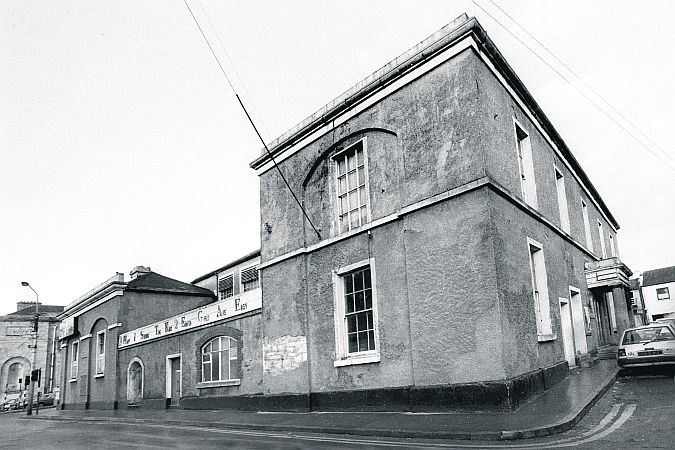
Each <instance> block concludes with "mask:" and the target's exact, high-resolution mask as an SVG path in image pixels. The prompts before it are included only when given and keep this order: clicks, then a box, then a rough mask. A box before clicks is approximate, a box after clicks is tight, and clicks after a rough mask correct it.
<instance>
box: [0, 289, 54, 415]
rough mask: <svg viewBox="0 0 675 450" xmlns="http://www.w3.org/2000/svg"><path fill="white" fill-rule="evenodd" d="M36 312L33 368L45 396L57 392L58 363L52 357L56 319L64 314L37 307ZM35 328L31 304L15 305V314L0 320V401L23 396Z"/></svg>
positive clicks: (32, 305) (33, 304)
mask: <svg viewBox="0 0 675 450" xmlns="http://www.w3.org/2000/svg"><path fill="white" fill-rule="evenodd" d="M39 311H40V314H39V316H38V339H37V356H36V358H37V366H36V367H35V368H36V369H41V371H42V379H41V380H40V392H41V393H43V394H46V393H48V392H54V391H57V392H58V389H59V384H60V383H59V377H58V373H59V371H60V364H59V360H58V358H56V357H55V354H56V353H57V352H58V349H57V346H56V341H57V339H56V330H57V328H58V319H56V316H57V314H59V313H60V312H61V311H63V306H57V305H43V304H40V307H39ZM34 325H35V303H33V302H18V303H17V310H16V311H15V312H13V313H11V314H7V315H5V316H2V317H0V386H2V395H1V396H0V402H4V401H6V400H10V399H13V398H24V397H25V385H24V378H25V377H26V376H28V375H30V373H31V365H32V361H33V359H32V358H33V352H32V346H33V345H34V340H35V332H34ZM36 392H37V390H36Z"/></svg>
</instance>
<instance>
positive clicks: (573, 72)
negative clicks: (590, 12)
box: [488, 0, 675, 162]
mask: <svg viewBox="0 0 675 450" xmlns="http://www.w3.org/2000/svg"><path fill="white" fill-rule="evenodd" d="M488 1H489V2H490V3H492V4H493V5H494V6H495V7H496V8H497V9H499V10H500V11H501V12H502V13H503V14H504V15H505V16H506V17H508V18H509V19H511V21H512V22H513V23H515V24H516V25H518V27H519V28H520V29H521V30H523V31H524V32H525V34H527V35H528V36H529V37H530V38H532V39H533V40H534V41H535V42H536V43H537V44H539V45H540V46H541V47H542V48H543V49H544V50H546V52H547V53H548V54H549V55H551V56H552V57H553V59H555V60H556V61H557V62H558V63H560V64H561V65H562V66H563V67H565V68H566V69H567V70H568V71H569V72H570V73H571V74H572V75H574V76H575V77H576V78H577V79H578V80H579V81H580V82H581V83H582V84H583V85H584V86H585V87H586V88H587V89H588V90H589V91H591V92H592V93H593V94H595V95H596V96H597V97H598V98H600V99H601V100H602V101H603V102H604V103H605V104H606V105H607V106H609V107H610V108H611V109H612V111H614V112H615V113H616V114H617V115H619V117H621V118H622V119H623V120H625V121H626V122H627V123H628V124H629V125H630V126H631V127H633V129H634V130H635V131H637V132H638V133H640V135H641V136H642V137H644V138H645V139H646V140H647V141H648V142H649V143H650V144H652V145H653V146H654V147H656V148H657V149H659V150H660V151H661V152H662V153H663V154H664V155H666V156H667V157H668V158H670V159H672V160H673V161H674V162H675V157H673V156H672V155H671V154H670V153H668V152H667V151H666V150H664V149H663V148H661V146H659V144H657V143H656V142H654V141H653V140H652V139H651V138H650V137H649V136H647V135H646V134H645V133H644V132H642V130H640V128H638V126H637V125H635V124H634V123H633V122H632V121H631V120H630V119H629V118H628V117H626V116H625V115H624V114H623V113H622V112H621V111H620V110H618V109H617V108H615V107H614V105H612V104H611V103H610V102H609V101H608V100H607V99H606V98H605V97H603V96H602V95H601V94H600V93H599V92H598V91H596V90H595V89H594V88H593V86H591V85H590V84H588V83H587V82H586V81H585V80H584V79H583V78H582V77H580V76H579V75H578V74H577V73H576V72H575V71H574V70H573V69H572V68H571V67H570V66H568V65H567V64H566V63H565V61H563V60H562V59H560V58H559V57H558V56H557V55H556V54H555V53H553V51H551V50H550V49H549V48H548V47H547V46H546V45H544V44H543V43H542V42H541V41H540V40H539V39H537V38H536V36H534V35H532V33H530V32H529V31H528V30H527V29H526V28H525V27H524V26H523V25H521V24H520V23H519V22H518V20H516V19H515V18H514V17H512V16H511V15H510V14H509V13H508V12H507V11H505V10H504V9H503V8H502V7H501V6H499V4H498V3H496V2H495V1H494V0H488Z"/></svg>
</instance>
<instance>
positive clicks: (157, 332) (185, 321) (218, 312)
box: [117, 289, 262, 348]
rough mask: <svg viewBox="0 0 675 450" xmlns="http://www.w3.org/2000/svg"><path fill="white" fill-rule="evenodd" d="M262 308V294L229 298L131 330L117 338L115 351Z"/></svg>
mask: <svg viewBox="0 0 675 450" xmlns="http://www.w3.org/2000/svg"><path fill="white" fill-rule="evenodd" d="M261 308H262V290H261V289H255V290H253V291H249V292H244V293H243V294H241V295H238V296H235V297H230V298H227V299H225V300H221V301H219V302H216V303H211V304H208V305H206V306H202V307H201V308H197V309H193V310H191V311H188V312H185V313H183V314H180V315H177V316H174V317H171V318H169V319H165V320H161V321H159V322H155V323H153V324H151V325H146V326H144V327H141V328H136V329H135V330H132V331H128V332H126V333H124V334H121V335H120V336H119V338H118V342H117V348H124V347H129V346H131V345H135V344H138V343H141V342H147V341H152V340H154V339H159V338H162V337H164V336H168V335H171V334H175V333H178V332H180V331H185V330H189V329H191V328H196V327H200V326H202V325H206V324H210V323H214V322H219V321H221V320H225V319H231V318H232V317H236V316H239V315H241V314H246V313H248V312H251V311H255V310H258V309H261Z"/></svg>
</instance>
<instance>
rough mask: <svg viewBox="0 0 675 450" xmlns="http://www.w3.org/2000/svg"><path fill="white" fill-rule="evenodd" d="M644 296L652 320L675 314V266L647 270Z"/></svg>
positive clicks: (644, 280)
mask: <svg viewBox="0 0 675 450" xmlns="http://www.w3.org/2000/svg"><path fill="white" fill-rule="evenodd" d="M642 296H643V299H644V304H645V309H646V310H647V318H648V319H649V320H650V321H652V320H656V319H660V318H663V317H667V316H669V315H670V316H675V266H670V267H662V268H660V269H654V270H647V271H645V272H644V273H643V274H642Z"/></svg>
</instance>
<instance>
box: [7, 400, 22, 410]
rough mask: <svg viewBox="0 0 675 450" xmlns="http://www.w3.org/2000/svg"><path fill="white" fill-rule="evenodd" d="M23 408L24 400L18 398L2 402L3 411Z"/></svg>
mask: <svg viewBox="0 0 675 450" xmlns="http://www.w3.org/2000/svg"><path fill="white" fill-rule="evenodd" d="M21 408H23V402H22V401H21V400H19V399H18V398H13V399H10V400H7V401H6V402H5V403H3V404H2V410H3V411H10V410H12V409H21Z"/></svg>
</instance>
